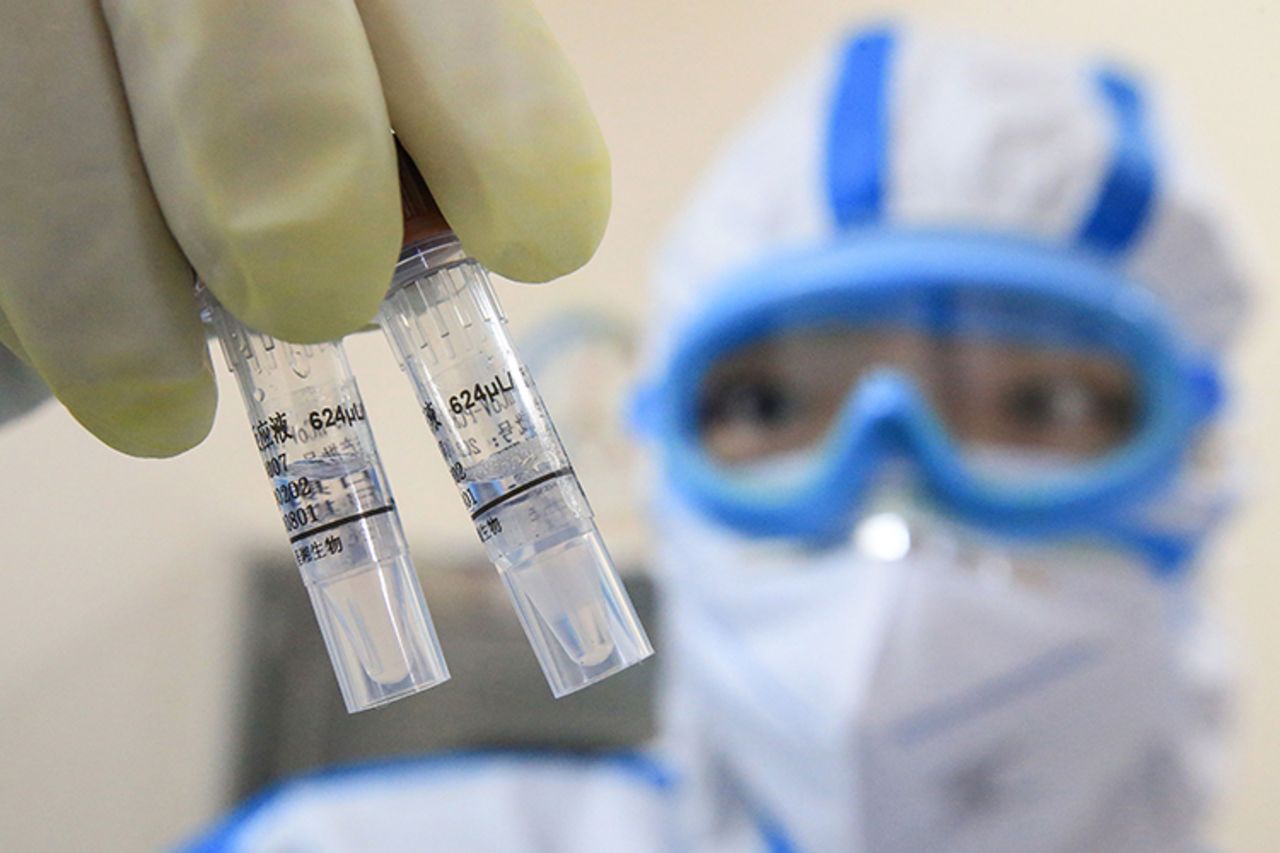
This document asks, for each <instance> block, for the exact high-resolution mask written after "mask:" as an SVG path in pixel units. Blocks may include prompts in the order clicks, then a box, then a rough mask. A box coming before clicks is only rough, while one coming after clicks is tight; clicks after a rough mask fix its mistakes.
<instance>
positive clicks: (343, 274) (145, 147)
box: [103, 0, 401, 342]
mask: <svg viewBox="0 0 1280 853" xmlns="http://www.w3.org/2000/svg"><path fill="white" fill-rule="evenodd" d="M103 8H104V9H105V10H106V14H107V20H108V23H109V25H110V29H111V34H112V38H113V40H114V42H115V47H116V53H117V57H118V62H119V65H120V69H121V73H122V75H123V79H124V85H125V90H126V92H127V93H128V97H129V105H130V107H131V108H132V112H133V121H134V125H135V127H136V130H137V135H138V140H139V145H140V147H141V149H142V153H143V157H144V159H145V161H146V164H147V170H148V172H149V173H150V176H151V182H152V185H153V186H154V188H155V192H156V196H157V197H158V198H159V200H160V207H161V209H162V210H163V211H164V216H165V219H166V221H167V222H168V224H169V227H170V229H171V230H172V231H173V234H174V235H175V236H176V237H177V239H178V242H179V244H181V246H182V249H183V251H184V252H185V253H186V255H187V257H188V258H189V259H190V261H191V263H192V265H194V266H195V268H196V271H197V272H198V273H199V274H200V277H201V279H202V280H203V281H204V282H205V283H206V284H207V285H208V286H209V288H210V289H211V290H212V291H213V292H214V293H215V295H217V297H218V299H219V300H220V301H221V302H222V304H223V305H225V306H226V307H227V308H228V309H229V310H230V311H231V312H232V313H233V314H235V315H236V316H237V317H239V318H240V319H241V320H243V321H244V322H245V323H247V324H248V325H250V326H253V327H255V328H257V329H259V330H261V331H264V332H268V333H270V334H273V335H277V336H279V337H282V338H285V339H288V340H292V341H299V342H308V341H321V340H330V339H332V338H337V337H340V336H341V335H343V334H346V333H347V332H351V331H353V330H355V329H357V328H359V327H360V326H362V325H363V324H365V323H367V322H368V321H369V320H370V319H371V318H372V317H373V315H374V314H375V313H376V312H377V308H378V304H379V302H380V301H381V299H382V296H383V294H384V293H385V292H386V289H387V286H388V282H389V281H390V280H391V273H392V270H393V268H394V264H395V260H396V254H397V250H398V249H399V246H400V233H401V221H400V203H399V198H400V196H399V189H398V185H397V183H396V167H395V156H394V153H393V148H392V138H391V134H390V122H389V120H388V118H387V112H386V105H385V103H384V101H383V99H382V90H381V86H380V84H379V81H378V72H377V67H376V66H375V65H374V62H373V57H372V55H371V54H370V51H369V44H368V41H367V40H366V38H365V35H364V30H363V27H362V26H361V23H360V16H359V15H358V13H357V12H356V9H355V6H354V5H352V0H310V2H307V3H294V2H287V3H286V2H271V3H261V2H249V1H248V0H236V2H228V0H105V2H104V3H103Z"/></svg>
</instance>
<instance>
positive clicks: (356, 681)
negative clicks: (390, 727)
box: [307, 555, 449, 713]
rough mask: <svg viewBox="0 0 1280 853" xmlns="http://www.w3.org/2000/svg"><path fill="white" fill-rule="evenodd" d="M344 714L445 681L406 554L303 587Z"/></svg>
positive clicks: (441, 657)
mask: <svg viewBox="0 0 1280 853" xmlns="http://www.w3.org/2000/svg"><path fill="white" fill-rule="evenodd" d="M307 591H308V592H309V593H310V594H311V606H312V607H313V608H315V612H316V621H317V622H319V623H320V633H321V634H323V635H324V644H325V647H326V648H327V649H328V650H329V660H330V662H331V663H332V664H333V672H334V675H336V676H337V677H338V686H339V687H340V688H341V690H342V700H343V701H344V702H345V703H346V706H347V711H349V712H351V713H355V712H356V711H364V710H366V709H368V708H376V707H378V706H379V705H385V704H386V703H388V702H391V701H393V700H395V699H399V698H401V697H403V696H408V695H409V694H411V693H417V692H418V691H420V690H426V689H427V688H428V687H433V686H435V685H437V684H439V683H441V682H443V681H447V680H448V679H449V670H448V668H447V667H446V666H445V662H444V654H443V653H442V652H441V650H440V641H439V639H437V638H436V631H435V626H434V625H433V624H432V622H431V616H430V614H429V613H428V611H427V602H426V601H425V600H424V599H423V597H422V589H421V588H420V587H419V586H418V581H417V577H416V576H415V575H414V571H413V564H412V563H411V562H410V561H409V558H408V556H407V555H404V556H400V557H397V558H395V559H391V560H386V561H383V562H380V563H369V564H367V565H364V566H361V567H359V568H356V569H354V570H352V571H348V572H344V573H342V574H341V575H338V576H336V577H332V578H324V579H316V580H311V579H308V581H307Z"/></svg>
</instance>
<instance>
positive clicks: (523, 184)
mask: <svg viewBox="0 0 1280 853" xmlns="http://www.w3.org/2000/svg"><path fill="white" fill-rule="evenodd" d="M356 4H357V6H359V8H360V14H361V16H362V18H363V19H364V25H365V30H366V32H367V33H368V37H369V43H370V45H371V46H372V48H373V54H374V58H375V59H376V60H377V63H378V71H379V73H380V74H381V75H382V87H383V92H384V94H385V95H386V100H387V106H388V110H389V112H390V114H391V124H392V126H393V127H394V128H395V129H396V134H397V136H398V137H399V138H400V140H401V141H402V142H403V143H404V146H405V148H406V149H407V150H408V151H409V153H410V154H411V155H412V156H413V159H414V162H415V163H416V164H417V165H418V168H419V169H420V170H421V171H422V174H423V176H424V177H425V178H426V180H427V183H428V184H429V185H430V186H431V193H432V195H433V196H434V197H435V199H436V201H437V202H438V203H439V205H440V209H441V210H442V211H443V212H444V215H445V217H446V218H447V219H448V220H449V224H450V225H451V226H452V228H453V230H454V231H455V232H456V233H457V234H458V237H459V238H460V239H461V240H462V242H463V244H464V245H465V246H466V247H467V250H468V251H469V252H470V253H471V254H473V255H475V256H476V258H477V259H478V260H480V261H481V262H482V263H484V264H485V265H486V266H488V267H489V268H490V269H492V270H494V271H495V272H498V273H500V274H502V275H504V276H507V277H509V278H514V279H518V280H521V281H545V280H547V279H550V278H554V277H556V276H559V275H563V274H565V273H567V272H570V271H572V270H574V269H576V268H577V267H579V266H581V265H582V264H584V263H586V261H587V260H588V259H590V257H591V255H592V254H593V253H594V252H595V249H596V246H597V245H598V244H599V242H600V238H601V237H602V236H603V234H604V227H605V223H606V221H607V220H608V217H609V204H610V184H609V180H610V176H609V155H608V152H607V150H606V149H605V145H604V141H603V139H602V137H601V135H600V129H599V127H598V125H597V124H596V121H595V117H594V116H593V114H592V112H591V108H590V106H589V105H588V104H587V99H586V95H585V93H584V92H583V90H582V86H581V84H580V83H579V81H578V78H577V77H576V76H575V75H574V73H573V71H572V69H571V68H570V67H569V65H568V63H567V62H566V61H565V58H564V56H563V54H562V53H561V52H560V49H559V48H558V46H557V45H556V43H555V40H554V38H553V37H552V35H551V33H550V32H549V31H548V29H547V27H546V24H545V23H544V22H543V20H542V18H541V16H539V14H538V12H537V10H535V9H534V7H533V6H532V4H531V3H529V2H526V0H472V2H468V3H458V2H454V0H356Z"/></svg>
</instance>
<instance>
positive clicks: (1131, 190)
mask: <svg viewBox="0 0 1280 853" xmlns="http://www.w3.org/2000/svg"><path fill="white" fill-rule="evenodd" d="M1095 82H1096V84H1097V87H1098V91H1099V94H1100V95H1101V97H1102V99H1103V101H1104V102H1105V103H1106V105H1107V108H1108V110H1109V111H1110V113H1111V116H1112V119H1113V122H1114V128H1115V139H1114V142H1113V143H1112V152H1111V163H1110V165H1109V166H1108V169H1107V174H1106V176H1105V177H1104V178H1103V180H1102V184H1101V189H1100V190H1099V192H1098V198H1097V201H1096V202H1095V203H1094V206H1093V210H1091V211H1090V212H1089V214H1088V215H1087V216H1086V217H1085V218H1084V221H1083V223H1082V224H1081V226H1080V231H1079V233H1078V234H1077V235H1076V240H1077V242H1078V243H1079V244H1080V245H1082V246H1085V247H1086V248H1089V249H1092V250H1094V251H1096V252H1099V253H1101V254H1104V255H1111V256H1115V255H1119V254H1122V253H1123V252H1125V251H1126V250H1128V249H1130V248H1131V247H1132V246H1133V245H1134V244H1135V243H1136V242H1137V239H1138V237H1139V235H1140V234H1141V233H1142V229H1143V226H1145V225H1146V223H1147V221H1148V220H1149V219H1150V217H1151V211H1152V208H1153V207H1154V206H1155V196H1156V183H1157V179H1156V163H1155V152H1154V144H1153V140H1152V138H1151V129H1150V127H1149V125H1148V120H1147V109H1146V104H1145V102H1144V100H1143V97H1142V91H1141V89H1140V87H1139V86H1138V84H1137V83H1136V82H1135V81H1134V80H1132V79H1130V78H1129V77H1126V76H1125V75H1123V74H1121V73H1119V72H1116V71H1113V70H1109V69H1102V70H1100V71H1098V72H1097V73H1096V75H1095Z"/></svg>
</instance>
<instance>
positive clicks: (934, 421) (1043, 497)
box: [633, 231, 1221, 541]
mask: <svg viewBox="0 0 1280 853" xmlns="http://www.w3.org/2000/svg"><path fill="white" fill-rule="evenodd" d="M721 284H722V287H721V288H720V292H722V293H724V294H726V295H725V297H724V298H722V299H721V300H719V301H717V302H715V303H714V304H712V305H711V306H709V307H708V308H707V309H706V310H704V311H702V312H701V313H700V314H699V315H698V316H697V317H696V318H694V319H693V321H692V322H691V323H689V324H688V325H687V326H686V327H685V328H684V329H683V330H682V332H681V334H680V335H679V336H678V338H677V340H678V343H677V345H676V346H675V348H674V350H673V352H672V353H671V355H670V357H669V358H668V360H667V363H666V367H665V370H664V371H663V373H662V375H661V376H660V377H659V378H658V379H657V380H656V381H655V382H652V383H650V384H648V385H647V386H646V387H644V388H642V389H641V390H640V393H639V394H638V395H637V397H636V399H635V409H634V412H633V414H634V415H635V421H636V423H637V425H638V426H639V428H640V430H641V431H642V432H643V433H646V434H647V435H649V436H651V437H653V438H654V439H656V440H657V442H658V443H659V445H660V447H661V451H662V455H663V463H664V468H665V475H666V477H667V479H668V481H669V482H670V483H671V485H672V486H673V487H674V488H675V490H676V491H677V492H678V493H679V494H681V495H682V496H683V497H684V498H685V499H687V500H688V501H689V502H690V503H691V504H692V505H693V506H695V507H696V508H698V509H700V510H701V511H702V512H704V513H706V514H707V515H709V516H711V517H712V518H714V519H716V520H718V521H720V522H722V523H724V524H727V525H729V526H731V527H733V528H735V529H737V530H739V531H742V532H744V533H746V534H749V535H753V536H781V537H793V538H800V539H807V540H815V541H824V540H833V539H839V538H841V537H843V536H845V535H847V532H848V529H849V525H850V520H851V518H852V517H853V515H854V513H855V512H856V509H857V505H858V502H859V500H860V498H861V497H862V495H863V494H864V492H865V490H866V488H867V486H868V485H869V484H870V483H871V482H872V480H873V478H874V476H875V474H876V472H877V470H878V468H879V467H880V465H881V463H882V462H883V461H884V460H885V459H886V458H890V457H897V456H907V457H909V458H911V459H912V460H914V462H915V464H916V467H917V469H918V471H919V473H920V480H921V483H922V485H923V486H924V488H925V490H926V491H927V492H928V494H929V495H930V496H931V497H932V498H933V499H935V500H936V501H937V502H938V503H939V504H940V505H941V506H943V507H945V508H946V509H948V510H949V511H950V512H951V513H953V514H955V515H956V516H958V517H960V518H963V519H964V520H966V521H970V522H973V523H976V524H979V525H982V526H985V527H988V528H994V529H997V530H1000V531H1004V532H1010V533H1017V534H1032V535H1037V534H1045V533H1056V532H1061V531H1065V530H1075V529H1087V528H1089V527H1090V526H1098V525H1100V524H1102V525H1104V526H1105V524H1106V523H1107V522H1109V521H1112V520H1114V516H1115V514H1116V512H1117V511H1119V510H1120V509H1122V508H1126V507H1129V506H1132V505H1134V504H1135V503H1136V502H1137V501H1139V500H1140V499H1142V498H1143V497H1146V496H1148V495H1150V494H1151V493H1152V492H1154V491H1155V490H1157V489H1158V488H1159V487H1160V486H1161V485H1162V484H1163V483H1164V482H1166V481H1167V480H1168V479H1169V478H1170V477H1171V476H1172V474H1173V473H1174V472H1176V471H1177V469H1178V467H1179V464H1180V462H1181V460H1182V456H1183V453H1184V451H1185V450H1186V449H1187V447H1188V445H1189V444H1190V439H1191V436H1192V433H1193V432H1194V431H1195V430H1196V428H1197V427H1198V426H1200V425H1201V424H1203V423H1204V422H1205V421H1206V420H1208V418H1209V417H1210V416H1211V415H1212V414H1213V412H1214V411H1215V410H1216V408H1217V407H1218V405H1219V403H1220V398H1221V391H1220V385H1219V381H1218V373H1217V371H1216V369H1215V367H1214V365H1213V364H1212V362H1210V361H1208V360H1205V359H1198V358H1195V357H1193V355H1192V354H1191V353H1190V352H1189V351H1188V349H1187V348H1186V347H1185V346H1184V345H1183V344H1182V343H1181V341H1182V338H1181V337H1180V336H1179V335H1178V334H1177V333H1176V330H1175V329H1174V327H1173V325H1172V323H1171V322H1170V320H1169V319H1168V318H1167V317H1166V316H1165V312H1164V311H1163V310H1162V309H1161V306H1160V305H1159V304H1158V303H1157V302H1155V300H1154V299H1152V298H1151V297H1150V296H1149V295H1148V294H1147V293H1146V292H1145V291H1143V290H1142V289H1141V288H1140V287H1138V286H1136V285H1135V284H1134V283H1133V282H1131V281H1128V280H1126V279H1125V278H1124V277H1123V276H1122V275H1121V274H1119V273H1118V272H1117V271H1116V270H1115V268H1114V267H1110V266H1107V265H1105V264H1102V263H1098V262H1095V261H1093V260H1091V259H1087V258H1082V257H1081V256H1080V254H1079V253H1078V252H1067V251H1064V250H1062V249H1058V248H1056V247H1051V246H1045V245H1039V244H1034V243H1031V242H1029V241H1025V240H1019V239H1015V238H1010V237H1003V236H993V235H975V234H956V233H904V232H882V231H864V232H858V233H856V234H852V235H849V236H847V237H845V238H843V239H841V240H840V241H839V242H837V243H834V244H826V245H824V246H822V247H820V248H818V249H810V250H801V251H797V252H793V253H788V254H786V255H783V256H777V257H773V258H771V259H769V260H768V261H766V262H764V263H762V264H759V265H756V266H752V267H750V268H748V269H745V270H742V271H739V272H737V273H735V274H734V275H732V276H731V277H730V278H728V279H727V280H725V281H723V282H721ZM958 289H963V292H964V293H965V294H966V296H969V295H976V296H978V297H979V298H981V297H982V296H983V295H990V296H992V297H997V298H999V299H1000V300H1002V304H1010V305H1016V302H1017V300H1018V299H1019V298H1023V299H1026V300H1027V301H1028V302H1029V303H1033V304H1034V305H1035V306H1036V307H1037V308H1038V309H1042V308H1043V307H1044V306H1051V307H1052V308H1053V309H1054V311H1055V312H1057V311H1060V312H1061V316H1062V317H1063V321H1064V327H1066V328H1070V329H1073V330H1080V329H1085V330H1087V329H1089V328H1090V327H1091V324H1092V325H1093V327H1096V328H1097V329H1098V330H1100V331H1099V339H1098V340H1097V341H1094V342H1092V343H1094V344H1096V345H1097V346H1099V347H1101V348H1104V350H1105V351H1108V352H1111V353H1113V354H1115V355H1116V356H1118V357H1119V358H1121V359H1123V360H1124V361H1125V362H1126V363H1127V364H1129V365H1131V366H1132V368H1133V369H1134V374H1135V377H1136V379H1137V381H1138V382H1139V389H1138V390H1139V394H1140V399H1141V403H1142V407H1143V412H1144V418H1143V421H1142V424H1141V425H1140V426H1139V427H1138V428H1137V430H1136V432H1135V434H1134V435H1133V436H1131V437H1130V439H1129V440H1128V441H1127V442H1126V443H1125V444H1124V445H1123V446H1121V447H1120V448H1117V449H1116V450H1114V451H1112V452H1110V453H1108V454H1107V455H1105V456H1103V457H1101V458H1099V459H1097V460H1091V461H1089V462H1084V463H1082V464H1081V466H1080V468H1078V469H1073V470H1071V471H1070V472H1063V473H1060V474H1055V475H1053V476H1052V477H1050V478H1047V479H1045V480H1043V481H1036V482H1026V483H1019V484H1012V485H1011V484H1010V483H1008V482H997V481H995V480H993V479H990V478H987V477H984V476H982V475H981V474H980V473H978V472H976V471H975V470H973V469H972V468H971V467H970V466H968V465H967V464H966V463H965V462H963V461H962V459H961V456H960V454H959V452H958V451H957V448H956V447H955V445H954V443H953V440H952V439H951V437H950V436H949V435H948V434H947V432H946V430H945V429H944V427H943V426H942V424H941V423H940V422H939V421H938V418H937V417H936V416H935V415H934V413H933V412H932V410H931V408H930V406H929V405H928V404H927V403H926V402H925V401H924V400H923V399H922V398H921V396H920V394H919V393H918V391H917V390H916V388H915V387H914V385H913V384H912V383H911V381H910V380H909V379H907V378H906V377H904V376H901V375H899V374H897V373H896V372H892V371H881V372H877V373H873V374H871V375H869V376H868V377H866V378H864V379H863V380H862V381H861V382H860V383H859V384H858V385H857V386H856V387H855V389H854V391H853V392H852V393H851V395H850V398H849V401H848V403H847V404H846V406H845V409H844V411H843V412H842V414H841V415H840V417H839V419H838V421H837V422H836V424H835V425H834V426H833V428H832V431H831V434H830V435H829V436H828V439H827V440H826V441H825V442H824V444H823V447H822V450H821V451H819V453H820V456H819V457H818V459H817V460H816V463H815V464H814V465H813V468H812V471H813V474H812V475H811V476H809V477H807V478H804V479H802V480H801V481H798V482H796V483H794V484H790V485H788V486H785V487H779V486H777V485H776V484H771V485H769V486H768V487H763V486H759V485H753V484H752V483H751V481H750V480H749V479H744V478H741V477H733V476H729V475H727V473H726V471H725V470H724V468H723V466H722V465H721V464H720V463H717V462H716V460H714V459H713V458H711V457H710V456H709V455H708V453H707V452H706V450H705V449H704V448H703V447H702V445H701V443H700V441H699V435H698V412H697V409H698V398H699V388H700V384H701V382H702V381H703V378H704V377H705V376H706V375H707V372H708V370H709V369H710V368H711V367H712V365H714V364H715V363H716V361H717V360H718V359H720V358H722V357H723V356H724V355H725V354H726V353H730V352H733V351H734V350H736V349H738V348H740V347H742V346H744V345H747V344H749V343H751V342H753V341H756V340H759V339H760V338H762V337H765V336H768V335H770V334H776V333H778V332H781V331H785V330H788V329H793V328H803V327H805V326H806V325H818V324H829V323H832V322H836V321H847V322H850V323H853V324H862V325H865V326H874V325H875V324H877V323H880V324H883V323H884V322H885V319H886V318H885V316H884V313H885V310H886V307H887V306H891V305H901V304H903V297H904V296H906V297H911V296H913V295H918V296H920V297H922V299H921V302H922V303H924V302H928V301H930V299H931V298H933V299H942V300H943V301H945V294H946V293H954V292H956V291H957V290H958Z"/></svg>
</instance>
